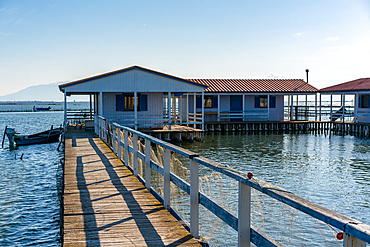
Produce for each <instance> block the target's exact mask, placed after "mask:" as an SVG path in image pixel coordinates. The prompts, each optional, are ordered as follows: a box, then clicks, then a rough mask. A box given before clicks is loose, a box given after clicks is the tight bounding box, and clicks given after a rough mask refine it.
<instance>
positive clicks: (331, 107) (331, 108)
mask: <svg viewBox="0 0 370 247" xmlns="http://www.w3.org/2000/svg"><path fill="white" fill-rule="evenodd" d="M330 121H333V94H330Z"/></svg>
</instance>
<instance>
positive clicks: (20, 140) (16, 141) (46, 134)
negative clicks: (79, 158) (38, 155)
mask: <svg viewBox="0 0 370 247" xmlns="http://www.w3.org/2000/svg"><path fill="white" fill-rule="evenodd" d="M62 132H63V128H56V129H53V126H51V128H50V130H46V131H43V132H39V133H36V134H32V135H18V133H16V131H15V130H14V129H13V128H8V127H5V131H4V137H5V135H6V136H7V137H8V139H9V144H10V146H11V147H15V146H25V145H32V144H42V143H51V142H57V141H59V136H60V134H61V133H62ZM2 146H4V138H3V143H2Z"/></svg>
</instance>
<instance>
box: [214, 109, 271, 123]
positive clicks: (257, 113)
mask: <svg viewBox="0 0 370 247" xmlns="http://www.w3.org/2000/svg"><path fill="white" fill-rule="evenodd" d="M251 119H252V120H253V121H255V120H261V119H263V120H268V119H269V112H268V110H267V109H264V110H249V111H230V112H220V114H218V121H250V120H251Z"/></svg>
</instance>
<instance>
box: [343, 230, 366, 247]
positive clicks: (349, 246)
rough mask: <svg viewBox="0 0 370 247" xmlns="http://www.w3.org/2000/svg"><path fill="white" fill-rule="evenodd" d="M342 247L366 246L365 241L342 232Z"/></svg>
mask: <svg viewBox="0 0 370 247" xmlns="http://www.w3.org/2000/svg"><path fill="white" fill-rule="evenodd" d="M343 247H366V243H365V242H364V241H362V240H360V239H358V238H355V237H353V236H351V235H349V234H347V233H344V236H343Z"/></svg>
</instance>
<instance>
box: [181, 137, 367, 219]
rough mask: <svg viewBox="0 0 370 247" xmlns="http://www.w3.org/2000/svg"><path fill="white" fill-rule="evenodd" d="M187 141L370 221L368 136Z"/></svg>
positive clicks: (217, 157) (215, 156)
mask: <svg viewBox="0 0 370 247" xmlns="http://www.w3.org/2000/svg"><path fill="white" fill-rule="evenodd" d="M182 147H184V148H187V149H190V150H193V151H195V152H198V153H199V154H200V155H201V156H204V157H207V158H209V159H212V160H215V161H218V162H220V163H223V164H226V165H229V166H230V167H232V168H235V169H237V170H240V171H243V172H250V171H251V172H253V174H254V176H256V177H258V178H260V179H262V180H265V181H267V182H269V183H271V184H274V185H277V186H279V187H282V188H284V189H286V190H288V191H290V192H293V193H295V194H297V195H299V196H301V197H303V198H305V199H308V200H311V201H313V202H315V203H317V204H320V205H322V206H324V207H327V208H329V209H332V210H334V211H337V212H339V213H342V214H344V215H346V216H349V217H352V218H354V219H357V220H360V221H362V222H364V223H367V224H370V155H369V151H370V139H368V138H366V139H365V138H359V137H354V136H335V135H332V136H331V137H328V136H324V135H314V134H299V135H298V134H254V135H253V134H250V135H245V134H228V135H217V134H216V135H206V136H205V141H204V142H202V143H199V142H194V143H192V144H183V145H182Z"/></svg>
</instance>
